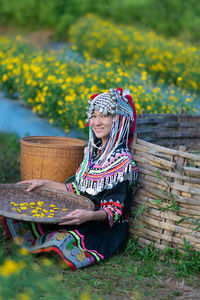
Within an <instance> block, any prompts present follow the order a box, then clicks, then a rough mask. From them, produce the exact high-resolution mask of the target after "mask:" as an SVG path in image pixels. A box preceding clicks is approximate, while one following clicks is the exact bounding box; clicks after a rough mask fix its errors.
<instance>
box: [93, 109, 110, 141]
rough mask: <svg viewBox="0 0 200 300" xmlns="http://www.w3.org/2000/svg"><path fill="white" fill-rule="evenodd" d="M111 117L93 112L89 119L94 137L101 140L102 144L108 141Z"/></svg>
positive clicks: (96, 111)
mask: <svg viewBox="0 0 200 300" xmlns="http://www.w3.org/2000/svg"><path fill="white" fill-rule="evenodd" d="M112 122H113V116H112V115H110V114H109V115H107V116H106V115H103V114H102V113H101V112H100V111H98V110H94V111H93V112H92V115H91V118H90V126H91V128H92V130H93V132H94V133H95V135H96V137H97V138H99V139H101V140H102V144H103V145H105V143H106V142H107V140H108V136H109V134H110V131H111V128H112Z"/></svg>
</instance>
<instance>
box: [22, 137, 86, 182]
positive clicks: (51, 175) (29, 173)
mask: <svg viewBox="0 0 200 300" xmlns="http://www.w3.org/2000/svg"><path fill="white" fill-rule="evenodd" d="M85 146H86V143H85V142H84V141H82V140H79V139H75V138H65V137H48V136H46V137H43V136H35V137H34V136H32V137H25V138H23V139H21V179H22V180H28V179H40V178H41V179H50V180H55V181H57V182H64V181H65V180H66V179H67V178H68V177H70V176H72V175H74V174H75V172H76V169H77V168H78V166H79V165H80V163H81V162H82V159H83V152H84V147H85Z"/></svg>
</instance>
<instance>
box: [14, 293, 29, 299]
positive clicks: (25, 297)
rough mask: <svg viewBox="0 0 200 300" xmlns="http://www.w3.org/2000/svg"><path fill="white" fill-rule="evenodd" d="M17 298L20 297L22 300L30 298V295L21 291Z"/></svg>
mask: <svg viewBox="0 0 200 300" xmlns="http://www.w3.org/2000/svg"><path fill="white" fill-rule="evenodd" d="M17 299H20V300H30V297H29V295H27V294H25V293H19V294H17Z"/></svg>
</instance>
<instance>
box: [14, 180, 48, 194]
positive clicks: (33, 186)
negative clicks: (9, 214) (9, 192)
mask: <svg viewBox="0 0 200 300" xmlns="http://www.w3.org/2000/svg"><path fill="white" fill-rule="evenodd" d="M46 183H47V180H44V179H32V180H24V181H20V182H17V184H30V186H29V187H28V189H27V190H26V191H27V192H30V191H32V190H34V189H36V188H39V187H42V186H44V185H45V184H46Z"/></svg>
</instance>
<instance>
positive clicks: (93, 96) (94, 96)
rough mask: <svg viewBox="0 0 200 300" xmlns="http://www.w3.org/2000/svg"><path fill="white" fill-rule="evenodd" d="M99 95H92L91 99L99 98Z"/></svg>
mask: <svg viewBox="0 0 200 300" xmlns="http://www.w3.org/2000/svg"><path fill="white" fill-rule="evenodd" d="M98 95H99V94H94V95H92V96H91V97H90V99H92V100H93V99H94V98H96V96H98Z"/></svg>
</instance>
